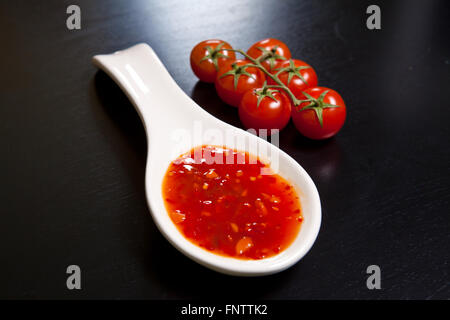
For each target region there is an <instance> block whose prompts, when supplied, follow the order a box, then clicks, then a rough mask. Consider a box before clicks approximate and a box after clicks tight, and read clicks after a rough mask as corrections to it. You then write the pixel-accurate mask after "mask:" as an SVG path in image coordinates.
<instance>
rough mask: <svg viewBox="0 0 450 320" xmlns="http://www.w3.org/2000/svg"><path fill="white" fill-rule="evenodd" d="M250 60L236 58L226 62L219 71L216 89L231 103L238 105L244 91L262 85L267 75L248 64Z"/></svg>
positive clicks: (222, 97)
mask: <svg viewBox="0 0 450 320" xmlns="http://www.w3.org/2000/svg"><path fill="white" fill-rule="evenodd" d="M249 63H250V62H249V61H248V60H242V59H238V60H234V61H227V62H226V63H224V64H223V65H222V66H221V67H220V68H219V71H218V72H217V77H216V82H215V85H216V91H217V94H218V95H219V97H220V98H221V99H222V100H223V101H224V102H226V103H228V104H229V105H232V106H234V107H238V106H239V103H240V102H241V99H242V97H243V95H244V93H245V92H246V91H248V90H251V89H255V88H259V87H262V85H263V84H264V81H265V80H266V77H265V75H264V73H263V72H262V71H261V70H260V69H258V68H255V67H250V66H247V64H249Z"/></svg>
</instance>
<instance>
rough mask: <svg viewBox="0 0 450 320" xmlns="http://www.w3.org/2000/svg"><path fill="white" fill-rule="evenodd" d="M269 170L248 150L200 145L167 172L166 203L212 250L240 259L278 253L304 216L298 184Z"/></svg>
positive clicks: (191, 235)
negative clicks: (298, 193) (297, 189)
mask: <svg viewBox="0 0 450 320" xmlns="http://www.w3.org/2000/svg"><path fill="white" fill-rule="evenodd" d="M263 168H264V169H265V170H266V171H265V172H264V173H266V174H261V172H262V171H261V169H263ZM268 171H269V172H270V168H269V167H268V166H267V165H265V164H264V163H262V162H261V161H260V160H259V159H258V158H257V157H255V156H252V155H249V154H248V153H246V152H239V151H236V150H232V149H228V148H222V147H216V146H201V147H197V148H194V149H192V150H191V151H190V152H188V153H186V154H183V155H181V156H180V157H179V158H178V159H176V160H175V161H173V162H172V163H171V164H170V166H169V168H168V170H167V172H166V174H165V177H164V180H163V188H162V192H163V198H164V202H165V206H166V209H167V211H168V212H169V215H170V218H171V220H172V222H173V223H174V224H175V225H176V226H177V228H178V229H179V230H180V232H181V233H182V234H183V235H184V237H185V238H187V239H188V240H189V241H191V242H193V243H194V244H196V245H198V246H200V247H202V248H204V249H206V250H208V251H211V252H213V253H216V254H220V255H224V256H228V257H234V258H240V259H264V258H267V257H270V256H273V255H276V254H278V253H279V252H281V251H282V250H284V249H286V248H287V247H288V246H289V245H290V244H291V243H292V241H293V240H294V239H295V237H296V236H297V234H298V232H299V230H300V225H301V223H302V221H303V217H302V213H301V206H300V201H299V197H298V196H297V194H296V192H295V189H294V187H293V186H292V185H291V184H290V183H289V182H288V181H286V180H285V179H284V178H282V177H281V176H279V175H277V174H273V173H272V174H267V172H268Z"/></svg>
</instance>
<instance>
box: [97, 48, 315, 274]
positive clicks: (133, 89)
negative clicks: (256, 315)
mask: <svg viewBox="0 0 450 320" xmlns="http://www.w3.org/2000/svg"><path fill="white" fill-rule="evenodd" d="M93 63H94V65H95V66H97V67H98V68H100V69H102V70H103V71H104V72H106V73H107V74H108V75H109V76H110V77H111V78H112V79H113V80H114V81H115V82H116V83H117V84H118V85H119V86H120V88H121V89H122V90H123V91H124V92H125V94H126V95H127V96H128V98H129V99H130V101H131V102H132V104H133V105H134V107H135V109H136V111H137V112H138V114H139V116H140V118H141V120H142V122H143V125H144V128H145V131H146V134H147V143H148V149H147V150H148V153H147V162H146V176H145V189H146V196H147V202H148V206H149V208H150V212H151V215H152V217H153V220H154V222H155V223H156V225H157V227H158V229H159V230H160V232H161V233H162V234H163V235H164V237H165V238H166V239H167V240H168V241H169V242H170V243H171V244H172V245H173V246H174V247H175V248H177V249H178V250H179V251H181V252H182V253H183V254H185V255H186V256H188V257H189V258H191V259H192V260H194V261H196V262H198V263H199V264H201V265H203V266H205V267H208V268H210V269H213V270H215V271H218V272H222V273H225V274H230V275H239V276H260V275H267V274H272V273H276V272H279V271H282V270H285V269H287V268H288V267H290V266H292V265H293V264H295V263H296V262H298V261H299V260H300V259H301V258H302V257H303V256H304V255H305V254H306V253H307V252H308V251H309V249H310V248H311V247H312V245H313V243H314V241H315V239H316V237H317V235H318V232H319V229H320V223H321V207H320V198H319V194H318V192H317V189H316V186H315V185H314V182H313V181H312V180H311V178H310V177H309V175H308V174H307V173H306V171H305V170H304V169H303V168H302V167H301V166H300V165H299V164H298V163H297V162H296V161H295V160H294V159H292V158H291V157H290V156H289V155H288V154H286V153H285V152H283V151H282V150H280V149H279V148H278V147H276V146H275V145H273V144H271V143H269V142H268V141H266V140H264V139H261V138H260V137H258V136H256V135H254V134H252V133H249V132H247V131H245V130H242V129H239V128H236V127H234V126H231V125H229V124H227V123H225V122H223V121H221V120H219V119H217V118H215V117H213V116H212V115H211V114H209V113H208V112H206V111H205V110H204V109H202V108H201V107H199V106H198V105H197V104H196V103H195V102H194V101H193V100H192V99H191V98H190V97H189V96H187V95H186V94H185V93H184V92H183V90H181V88H180V87H179V86H178V85H177V84H176V83H175V81H174V80H173V78H172V77H171V76H170V74H169V73H168V71H167V70H166V68H165V67H164V65H163V64H162V63H161V61H160V60H159V58H158V57H157V55H156V54H155V52H154V51H153V50H152V49H151V48H150V47H149V46H148V45H147V44H137V45H135V46H133V47H131V48H128V49H125V50H121V51H117V52H115V53H112V54H106V55H96V56H94V57H93ZM242 142H244V144H242ZM201 145H217V146H225V147H227V148H230V149H237V150H240V151H247V152H249V153H250V154H255V155H258V157H259V158H260V159H261V160H262V161H263V162H265V163H268V164H270V166H271V168H272V169H274V171H276V173H278V174H280V175H281V176H282V177H284V178H285V179H287V180H288V181H290V183H291V184H292V185H293V186H294V187H295V188H296V191H297V194H298V196H299V198H300V203H301V206H302V214H303V218H304V220H303V223H302V225H301V227H300V231H299V233H298V235H297V237H296V238H295V240H294V241H293V243H292V244H291V245H290V246H289V247H288V248H287V249H286V250H284V251H282V252H280V253H279V254H277V255H275V256H273V257H270V258H266V259H261V260H242V259H236V258H230V257H225V256H220V255H217V254H214V253H211V252H209V251H207V250H205V249H202V248H201V247H199V246H197V245H195V244H193V243H191V242H190V241H189V240H187V239H186V238H185V237H184V236H183V235H182V234H181V233H180V231H179V230H178V229H177V227H176V226H175V225H174V223H173V222H172V220H171V219H170V217H169V215H168V213H167V211H166V208H165V205H164V199H163V197H162V182H163V178H164V175H165V173H166V170H167V168H168V166H169V164H170V163H171V161H173V160H175V159H176V158H177V157H178V156H179V155H181V154H182V153H185V152H188V151H190V150H191V149H192V148H193V147H196V146H201ZM255 150H258V151H257V152H255Z"/></svg>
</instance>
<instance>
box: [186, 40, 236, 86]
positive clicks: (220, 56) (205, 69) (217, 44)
mask: <svg viewBox="0 0 450 320" xmlns="http://www.w3.org/2000/svg"><path fill="white" fill-rule="evenodd" d="M220 49H232V47H231V46H230V45H229V44H228V43H227V42H225V41H223V40H217V39H213V40H205V41H202V42H200V43H198V44H197V45H196V46H195V47H194V49H192V51H191V59H190V60H191V68H192V71H194V73H195V75H196V76H197V77H198V78H199V79H200V80H201V81H204V82H211V83H212V82H214V81H215V80H216V76H217V70H219V67H220V66H221V65H222V64H223V63H224V62H225V61H227V60H234V59H236V55H235V54H234V52H233V51H219V50H220Z"/></svg>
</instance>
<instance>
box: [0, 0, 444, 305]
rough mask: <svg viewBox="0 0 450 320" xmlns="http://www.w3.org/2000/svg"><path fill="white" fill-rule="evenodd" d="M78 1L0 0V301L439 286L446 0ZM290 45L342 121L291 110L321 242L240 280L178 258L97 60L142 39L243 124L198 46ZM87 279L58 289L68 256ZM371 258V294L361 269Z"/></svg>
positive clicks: (291, 134) (211, 107)
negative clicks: (201, 61)
mask: <svg viewBox="0 0 450 320" xmlns="http://www.w3.org/2000/svg"><path fill="white" fill-rule="evenodd" d="M70 4H72V1H2V2H1V4H0V39H1V43H2V48H1V50H0V68H1V69H0V70H1V77H0V79H1V80H0V88H1V89H0V90H1V91H0V92H1V95H0V146H1V157H0V168H1V169H0V180H1V183H0V188H1V189H0V197H1V198H0V199H1V203H2V209H1V214H0V261H1V263H0V297H1V298H150V299H153V298H155V299H165V298H205V297H209V298H217V299H220V298H224V297H228V298H230V297H233V298H236V297H243V298H244V297H245V298H248V299H250V298H251V299H257V298H262V299H266V298H267V299H272V298H277V299H316V298H319V299H330V298H331V299H346V298H350V299H358V298H362V299H438V298H441V299H448V298H450V287H449V280H450V279H449V269H450V268H449V251H450V250H449V249H450V245H449V243H450V237H449V230H450V228H449V227H450V217H449V205H450V204H449V200H450V197H449V182H450V176H449V160H450V150H449V137H450V135H449V123H448V121H449V117H450V105H449V102H450V78H449V75H450V73H449V67H450V66H449V63H450V45H449V38H448V37H449V31H450V28H449V27H450V22H449V20H448V17H447V14H448V12H449V9H450V6H449V2H448V1H376V4H378V5H379V6H380V7H381V10H382V29H381V30H377V31H370V30H368V29H367V28H366V18H367V16H368V15H367V14H366V8H367V6H368V5H369V4H372V3H371V2H369V1H359V2H355V1H264V2H263V1H242V0H227V1H175V0H170V1H168V0H165V1H147V0H140V1H119V0H116V1H87V0H86V1H81V0H79V1H76V3H74V4H78V5H79V6H80V8H81V30H72V31H69V30H68V29H67V28H66V18H67V17H68V15H67V14H66V8H67V6H68V5H70ZM265 37H275V38H279V39H281V40H283V41H285V42H286V43H287V44H288V45H289V47H290V48H291V51H292V53H293V55H294V56H295V57H298V58H300V59H303V60H305V61H307V62H309V63H310V64H311V65H312V66H314V67H315V69H316V70H317V72H318V74H319V83H320V84H322V85H324V86H329V87H331V88H334V89H336V90H337V91H339V92H340V93H341V94H342V96H343V97H344V100H345V101H346V104H347V108H348V120H347V122H346V124H345V127H344V128H343V130H342V131H341V132H340V133H339V135H338V136H336V137H335V138H333V139H330V140H328V141H323V142H312V141H308V140H307V139H305V138H302V137H301V136H300V135H299V134H298V133H297V132H296V130H295V128H294V126H293V124H292V123H290V124H289V126H288V127H287V128H286V129H285V130H284V131H283V132H282V133H281V137H280V139H281V141H280V143H281V148H282V149H283V150H285V151H286V152H287V153H289V154H290V155H291V156H293V157H294V158H295V159H296V160H297V161H298V162H299V163H300V164H301V165H302V166H303V167H304V168H305V169H306V170H307V171H308V172H309V174H310V175H311V177H312V178H313V180H314V181H315V183H316V185H317V187H318V189H319V193H320V195H321V200H322V205H323V224H322V227H321V231H320V234H319V237H318V239H317V242H316V243H315V245H314V247H313V248H312V250H311V251H310V252H309V253H308V254H307V255H306V257H305V258H304V259H303V260H302V261H301V262H300V263H298V264H297V265H295V266H294V267H292V268H291V269H289V270H287V271H285V272H282V273H280V274H277V275H273V276H268V277H263V278H234V277H229V276H225V275H220V274H217V273H215V272H212V271H210V270H207V269H205V268H203V267H201V266H199V265H197V264H195V263H194V262H192V261H191V260H189V259H187V258H185V257H184V256H183V255H182V254H180V253H179V252H178V251H177V250H175V249H174V248H172V246H171V245H170V244H169V243H168V242H167V241H166V240H165V239H164V238H163V237H162V236H161V235H160V233H159V232H158V231H157V229H156V227H155V225H154V223H153V221H152V219H151V216H150V214H149V212H148V208H147V204H146V198H145V191H144V170H145V158H146V140H145V133H144V129H143V126H142V124H141V123H140V121H139V118H138V116H137V115H136V113H135V111H134V109H133V107H132V106H131V104H130V103H129V102H128V100H127V99H126V98H125V96H124V95H123V93H122V92H121V91H120V90H119V89H118V87H117V86H116V85H115V84H114V83H113V82H112V81H111V80H110V79H109V78H108V77H107V76H106V75H105V74H103V73H100V72H98V71H97V70H96V68H95V67H93V66H92V64H91V61H90V59H91V57H92V55H94V54H97V53H109V52H112V51H115V50H118V49H122V48H126V47H128V46H131V45H133V44H135V43H138V42H147V43H148V44H150V45H151V46H152V47H153V48H154V50H155V51H156V52H157V54H158V55H159V56H160V58H161V60H162V61H163V62H164V64H165V65H166V66H167V68H168V70H169V72H170V73H171V74H172V76H173V77H174V79H175V80H176V81H177V83H178V84H179V85H180V86H181V88H182V89H183V90H184V91H185V92H186V93H187V94H188V95H190V96H191V97H192V98H193V99H194V100H195V101H196V102H197V103H198V104H199V105H201V106H202V107H203V108H205V109H206V110H207V111H208V112H210V113H212V114H213V115H215V116H217V117H218V118H220V119H223V120H225V121H227V122H229V123H231V124H234V125H237V126H240V123H239V119H238V116H237V112H236V110H235V109H233V108H231V107H228V106H226V105H224V104H223V103H222V102H221V101H220V100H219V99H218V97H217V96H216V93H215V91H214V88H213V87H212V86H211V85H206V84H202V83H199V82H197V80H196V78H195V76H194V75H193V74H192V72H191V70H190V67H189V63H188V58H189V53H190V50H191V48H192V47H193V46H194V45H195V44H196V43H197V42H199V41H201V40H204V39H208V38H221V39H224V40H227V41H229V42H230V43H231V44H232V45H233V46H234V47H235V48H243V49H246V48H247V47H249V46H250V45H251V44H252V43H253V42H255V41H257V40H260V39H262V38H265ZM71 264H76V265H79V266H80V267H81V270H82V290H80V291H77V290H73V291H69V290H67V288H66V277H67V275H66V268H67V266H68V265H71ZM373 264H375V265H378V266H380V268H381V279H382V280H381V281H382V282H381V285H382V289H381V290H368V289H367V287H366V278H367V276H368V275H367V274H366V268H367V266H369V265H373Z"/></svg>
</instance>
